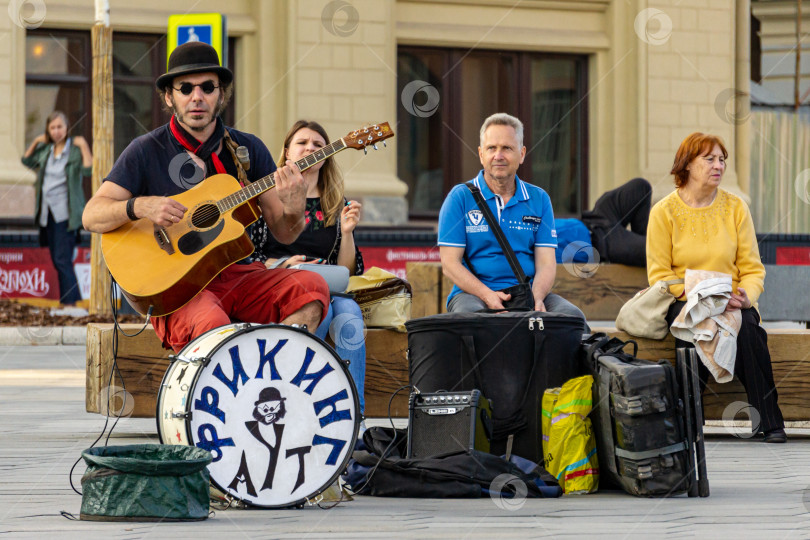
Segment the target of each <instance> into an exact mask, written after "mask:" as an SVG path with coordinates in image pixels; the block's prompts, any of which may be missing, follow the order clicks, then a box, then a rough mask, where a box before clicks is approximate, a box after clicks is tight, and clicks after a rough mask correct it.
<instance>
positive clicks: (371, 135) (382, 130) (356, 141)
mask: <svg viewBox="0 0 810 540" xmlns="http://www.w3.org/2000/svg"><path fill="white" fill-rule="evenodd" d="M393 136H394V131H393V130H392V129H391V126H389V125H388V122H383V123H382V124H374V125H373V126H366V127H364V128H361V129H358V130H355V131H352V132H351V133H348V134H347V135H346V136H345V137H343V142H345V143H346V146H347V147H349V148H355V149H357V150H360V149H362V150H363V151H364V152H367V151H368V148H367V147H368V146H371V147H373V148H374V149H375V150H376V149H377V143H378V142H380V141H384V140H385V139H388V138H391V137H393ZM383 146H385V143H383Z"/></svg>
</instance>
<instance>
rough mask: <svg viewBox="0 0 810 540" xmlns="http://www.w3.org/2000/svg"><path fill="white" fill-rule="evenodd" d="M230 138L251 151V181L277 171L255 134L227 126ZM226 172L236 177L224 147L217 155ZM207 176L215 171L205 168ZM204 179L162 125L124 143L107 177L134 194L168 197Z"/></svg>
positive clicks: (230, 157) (249, 174)
mask: <svg viewBox="0 0 810 540" xmlns="http://www.w3.org/2000/svg"><path fill="white" fill-rule="evenodd" d="M228 131H229V133H230V135H231V138H232V139H233V140H234V142H236V144H238V145H240V146H245V147H247V149H248V151H249V152H250V170H248V171H247V177H248V180H249V181H250V182H255V181H256V180H258V179H260V178H263V177H265V176H267V175H268V174H270V173H271V172H273V171H275V170H276V164H275V163H274V162H273V158H272V156H271V155H270V151H269V150H268V149H267V147H266V146H265V145H264V143H263V142H262V141H261V140H259V138H258V137H256V136H255V135H251V134H249V133H244V132H241V131H237V130H235V129H232V128H228ZM218 156H219V159H220V160H221V161H222V164H223V165H224V166H225V171H226V172H227V173H228V174H230V175H231V176H233V177H234V178H237V179H238V178H239V177H238V176H237V174H236V164H235V163H234V162H233V156H231V153H230V151H228V149H227V148H225V145H224V143H223V146H222V150H221V151H220V153H219V154H218ZM206 172H207V175H206V176H213V175H215V174H217V172H216V171H206ZM204 178H205V176H203V174H202V170H201V169H200V168H199V167H198V166H197V165H196V164H195V163H194V161H193V160H192V159H191V157H190V156H189V155H188V153H187V152H186V149H185V148H183V147H182V146H181V145H180V143H179V142H178V141H177V139H175V138H174V136H173V135H172V133H171V130H170V129H169V124H165V125H163V126H161V127H159V128H157V129H156V130H154V131H152V132H151V133H147V134H146V135H141V136H140V137H138V138H137V139H135V140H134V141H132V142H131V143H130V144H129V146H127V147H126V148H125V149H124V151H123V152H122V153H121V155H120V156H119V157H118V159H117V160H116V161H115V165H113V167H112V170H111V171H110V174H109V176H107V178H105V179H104V180H105V181H110V182H114V183H116V184H118V185H119V186H121V187H123V188H125V189H127V190H129V191H130V192H131V193H132V194H133V195H134V196H144V195H156V196H160V197H170V196H172V195H177V194H178V193H182V192H184V191H186V190H188V189H191V188H192V187H194V186H196V185H197V184H199V183H200V182H202V180H203V179H204Z"/></svg>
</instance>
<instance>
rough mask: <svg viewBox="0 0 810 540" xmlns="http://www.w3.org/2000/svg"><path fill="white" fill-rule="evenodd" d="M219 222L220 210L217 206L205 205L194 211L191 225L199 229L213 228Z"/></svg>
mask: <svg viewBox="0 0 810 540" xmlns="http://www.w3.org/2000/svg"><path fill="white" fill-rule="evenodd" d="M217 220H219V210H218V209H217V207H216V205H215V204H204V205H202V206H200V207H199V208H197V210H195V211H194V215H193V216H191V224H192V225H194V226H195V227H197V228H198V229H207V228H208V227H213V226H214V225H215V224H216V222H217Z"/></svg>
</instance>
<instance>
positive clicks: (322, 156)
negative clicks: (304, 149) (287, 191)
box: [217, 139, 346, 213]
mask: <svg viewBox="0 0 810 540" xmlns="http://www.w3.org/2000/svg"><path fill="white" fill-rule="evenodd" d="M345 149H346V143H345V142H344V141H343V139H338V140H336V141H335V142H333V143H331V144H328V145H326V146H324V147H323V148H321V149H320V150H318V151H316V152H313V153H311V154H310V155H308V156H306V157H303V158H301V159H299V160H298V161H296V162H295V164H296V165H297V166H298V168H299V169H300V170H301V172H304V171H305V170H307V169H309V168H310V167H312V166H314V165H317V164H318V163H320V162H321V161H324V160H326V159H329V158H330V157H332V156H333V155H335V154H337V153H338V152H340V151H341V150H345ZM275 174H276V173H275V172H272V173H270V174H268V175H267V176H265V177H264V178H260V179H259V180H256V181H255V182H253V183H252V184H248V185H247V186H245V187H243V188H242V189H240V190H239V191H237V192H236V193H233V194H231V195H228V196H227V197H225V198H224V199H220V200H219V201H217V208H218V209H219V211H220V213H225V212H227V211H229V210H231V209H233V208H236V207H237V206H239V205H241V204H244V203H246V202H247V201H249V200H250V199H253V198H255V197H258V196H259V195H261V194H262V193H264V192H265V191H268V190H270V189H273V188H274V187H276V181H275V178H274V176H275Z"/></svg>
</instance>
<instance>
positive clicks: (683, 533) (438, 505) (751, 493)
mask: <svg viewBox="0 0 810 540" xmlns="http://www.w3.org/2000/svg"><path fill="white" fill-rule="evenodd" d="M84 365H85V349H84V347H83V346H37V347H32V346H0V437H1V438H0V441H2V442H0V536H3V535H7V536H8V537H10V538H43V537H46V536H47V537H51V538H59V539H60V540H61V539H63V538H82V539H86V538H95V537H105V538H172V539H181V538H194V539H196V540H198V539H201V538H218V537H227V538H330V539H336V538H353V539H356V538H360V537H362V538H379V537H383V536H385V537H397V538H438V537H441V538H541V537H554V538H558V537H563V536H565V537H571V538H587V537H599V538H650V537H665V536H666V537H672V538H687V537H689V538H694V537H698V538H719V537H722V538H734V539H735V540H736V539H738V538H758V539H761V538H785V539H792V538H810V438H808V434H810V431H808V430H788V433H789V434H790V435H791V439H790V441H789V442H788V444H785V445H766V444H763V443H762V442H761V441H759V440H753V441H752V440H743V439H739V438H735V437H732V436H730V435H728V434H725V435H724V434H723V433H724V431H723V430H722V429H713V430H712V431H713V432H714V433H715V434H714V435H710V436H709V437H708V440H707V445H706V447H707V453H708V459H707V461H708V463H707V465H708V470H709V478H710V482H711V492H712V495H711V497H709V498H707V499H699V498H695V499H689V498H688V497H686V496H680V497H677V498H673V499H638V498H634V497H631V496H629V495H625V494H623V493H616V492H612V493H608V492H601V493H597V494H593V495H586V496H570V497H563V498H560V499H547V500H543V499H534V500H492V499H489V498H485V499H476V500H418V499H382V498H374V497H356V498H355V500H354V501H351V502H346V503H343V504H341V505H339V506H338V507H336V508H333V509H330V510H322V509H320V508H317V507H308V508H304V509H300V510H227V511H217V512H216V514H215V515H214V516H213V517H212V518H210V519H208V520H207V521H204V522H196V523H160V524H155V523H102V522H84V521H69V520H67V519H65V518H63V517H61V516H60V515H59V512H60V511H62V510H65V511H68V512H71V513H73V514H78V512H79V506H80V504H81V497H80V496H79V495H77V494H76V493H74V492H73V491H72V490H71V488H70V485H69V483H68V471H69V470H70V468H71V466H72V465H73V463H74V461H75V460H76V459H78V458H79V455H80V452H81V451H82V450H83V449H85V448H87V447H89V446H90V445H91V444H92V443H93V441H94V440H95V439H96V437H97V436H98V434H99V432H100V431H101V429H102V427H103V426H104V423H105V419H104V418H103V417H101V416H99V415H95V414H88V413H86V412H85V411H84ZM111 423H112V422H110V424H111ZM145 442H157V436H156V428H155V423H154V421H152V420H149V419H122V420H121V421H120V422H119V423H118V426H117V427H116V429H115V431H114V433H113V435H112V437H111V438H110V442H109V444H113V445H119V444H130V443H145ZM83 470H84V466H83V464H79V465H78V466H77V467H76V471H75V472H74V476H73V478H74V484H76V487H77V488H80V486H79V480H80V478H81V474H82V472H83Z"/></svg>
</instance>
